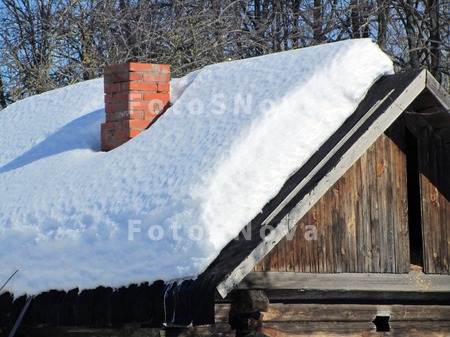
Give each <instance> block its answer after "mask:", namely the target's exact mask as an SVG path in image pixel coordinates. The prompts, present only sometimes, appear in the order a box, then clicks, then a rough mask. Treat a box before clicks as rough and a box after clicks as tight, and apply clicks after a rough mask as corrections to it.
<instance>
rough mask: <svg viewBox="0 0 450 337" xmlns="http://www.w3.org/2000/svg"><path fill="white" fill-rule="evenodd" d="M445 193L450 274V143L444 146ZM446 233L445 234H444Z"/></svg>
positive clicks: (449, 271) (443, 171)
mask: <svg viewBox="0 0 450 337" xmlns="http://www.w3.org/2000/svg"><path fill="white" fill-rule="evenodd" d="M442 161H443V163H444V164H443V169H442V171H441V174H442V176H443V187H442V188H443V193H442V195H441V201H440V202H441V204H442V205H444V206H443V207H442V208H441V216H442V219H444V222H443V225H444V226H443V227H445V232H446V237H447V240H446V241H447V259H446V260H447V274H450V267H449V265H450V174H449V172H450V144H444V147H443V158H442ZM443 235H444V234H443Z"/></svg>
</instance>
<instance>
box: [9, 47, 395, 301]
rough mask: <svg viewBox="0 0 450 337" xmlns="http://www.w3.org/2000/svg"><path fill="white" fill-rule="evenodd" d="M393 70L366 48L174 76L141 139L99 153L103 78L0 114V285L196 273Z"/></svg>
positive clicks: (108, 282)
mask: <svg viewBox="0 0 450 337" xmlns="http://www.w3.org/2000/svg"><path fill="white" fill-rule="evenodd" d="M388 73H392V64H391V61H390V60H389V58H388V57H387V56H386V55H384V54H383V53H382V52H381V51H380V50H379V49H378V47H377V46H376V45H374V44H372V43H371V42H370V41H369V40H352V41H345V42H340V43H334V44H328V45H324V46H318V47H311V48H305V49H299V50H295V51H289V52H284V53H278V54H272V55H268V56H263V57H258V58H253V59H248V60H241V61H234V62H226V63H221V64H216V65H212V66H208V67H205V68H204V69H202V70H200V71H197V72H195V73H192V74H190V75H188V76H186V77H185V78H182V79H179V80H174V81H172V100H173V101H174V102H175V103H174V105H173V107H172V108H171V109H169V110H168V111H167V112H166V113H165V114H164V116H163V117H161V118H160V119H158V121H157V123H155V124H154V125H153V126H152V127H151V128H150V129H149V130H147V131H145V132H143V133H142V134H140V135H139V136H138V137H136V138H134V139H133V140H131V141H129V142H128V143H126V144H125V145H123V146H121V147H119V148H117V149H115V150H113V151H111V152H108V153H102V152H99V148H100V134H99V133H100V124H101V123H102V122H103V120H104V111H103V82H102V80H101V79H99V80H93V81H87V82H84V83H80V84H76V85H73V86H70V87H66V88H62V89H59V90H55V91H51V92H48V93H45V94H42V95H38V96H34V97H31V98H28V99H25V100H23V101H20V102H17V103H15V104H13V105H11V106H9V107H8V108H7V109H6V110H5V111H2V113H1V114H0V125H1V130H2V132H1V134H0V148H1V159H0V197H1V202H0V238H1V244H0V266H1V268H0V283H3V281H5V280H6V279H7V278H8V277H9V276H10V275H11V274H12V273H13V272H14V271H15V270H16V269H18V270H19V272H18V273H17V275H16V276H15V277H14V278H13V279H12V280H11V281H10V282H9V283H8V285H7V286H6V287H5V289H4V290H3V291H10V292H12V293H14V294H15V295H20V294H23V293H28V294H37V293H40V292H42V291H45V290H48V289H65V290H68V289H72V288H76V287H78V288H80V289H86V288H95V287H97V286H99V285H104V286H112V287H119V286H123V285H128V284H131V283H140V282H145V281H149V282H152V281H155V280H158V279H162V280H165V281H172V280H176V279H180V278H190V277H195V276H196V275H198V274H199V273H201V272H202V271H203V270H204V269H205V268H206V267H207V266H208V264H209V263H210V262H212V260H213V259H214V258H215V257H216V256H217V255H218V253H219V251H220V249H221V248H223V247H224V245H225V244H226V243H227V242H228V241H229V240H231V239H232V238H233V237H234V236H235V235H237V233H239V231H240V230H241V229H242V228H243V227H244V226H245V225H246V224H247V223H248V222H249V221H250V220H251V219H252V218H253V217H254V216H255V215H256V214H257V213H258V212H259V211H260V210H261V209H262V207H263V206H264V205H265V204H266V203H267V202H268V201H269V200H270V199H271V198H272V197H273V196H275V195H276V193H277V192H278V191H279V190H280V188H281V186H282V185H283V183H284V182H285V180H286V179H287V178H288V177H289V176H290V175H291V174H292V173H293V172H294V171H296V170H297V169H298V168H299V167H301V166H302V164H303V163H305V161H306V160H307V159H308V158H309V157H310V156H311V155H312V154H313V153H314V152H315V151H316V150H317V149H318V147H319V146H320V145H321V144H323V143H324V142H325V140H326V139H327V138H328V137H329V136H330V135H331V134H332V133H333V132H334V131H335V130H336V129H337V128H338V127H339V126H340V125H341V124H342V123H343V122H344V121H345V119H346V118H347V117H348V116H349V115H350V114H351V113H352V112H353V111H354V110H355V108H356V106H357V104H358V103H359V102H360V101H361V100H362V98H363V97H364V95H365V93H366V92H367V90H368V89H369V88H370V86H371V85H372V84H373V83H374V81H376V80H377V79H378V78H379V77H381V76H382V75H385V74H388Z"/></svg>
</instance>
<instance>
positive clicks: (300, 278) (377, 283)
mask: <svg viewBox="0 0 450 337" xmlns="http://www.w3.org/2000/svg"><path fill="white" fill-rule="evenodd" d="M236 289H288V290H298V291H307V290H320V291H329V290H337V291H346V292H351V291H378V292H381V291H386V292H421V293H427V292H429V293H442V294H448V295H449V296H450V276H448V275H427V274H423V273H420V272H410V273H409V274H368V273H351V274H350V273H345V274H312V273H281V272H267V273H264V272H253V273H250V274H248V275H247V276H246V277H245V278H244V279H243V280H242V281H241V282H240V283H239V285H238V286H237V287H236Z"/></svg>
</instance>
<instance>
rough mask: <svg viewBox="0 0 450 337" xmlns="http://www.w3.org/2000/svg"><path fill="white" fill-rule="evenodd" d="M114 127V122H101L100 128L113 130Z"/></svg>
mask: <svg viewBox="0 0 450 337" xmlns="http://www.w3.org/2000/svg"><path fill="white" fill-rule="evenodd" d="M115 129H116V123H103V124H102V130H115Z"/></svg>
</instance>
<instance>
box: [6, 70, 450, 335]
mask: <svg viewBox="0 0 450 337" xmlns="http://www.w3.org/2000/svg"><path fill="white" fill-rule="evenodd" d="M298 136H299V137H301V136H302V135H298ZM449 261H450V97H449V96H448V94H447V93H446V92H445V91H444V90H443V89H442V88H441V87H440V86H439V84H438V83H437V81H436V80H435V79H434V78H433V77H432V76H431V75H430V73H429V72H427V71H426V70H420V71H415V72H409V73H399V74H396V75H388V76H384V77H382V78H381V79H380V80H378V81H377V82H376V83H375V84H374V85H373V86H372V87H371V89H370V90H369V92H368V93H367V95H366V96H365V98H364V99H363V101H362V102H361V103H360V104H359V106H358V108H357V109H356V110H355V111H354V112H353V114H352V115H351V116H350V117H349V118H348V119H347V120H346V121H345V123H344V124H343V125H342V126H341V127H340V128H339V129H338V130H337V131H336V132H335V133H334V134H333V135H332V136H331V137H329V139H328V140H327V141H326V142H325V143H324V144H323V145H322V146H321V147H320V148H319V149H318V150H317V151H316V152H315V153H314V155H313V156H312V157H310V158H309V160H308V161H307V162H306V163H305V164H304V165H303V166H302V167H300V168H299V169H298V170H297V171H296V172H295V173H294V174H293V175H292V176H291V177H290V178H289V179H288V180H287V181H285V183H284V185H283V187H282V188H281V190H280V191H279V193H278V194H277V195H276V196H275V197H273V198H272V200H271V201H270V202H269V203H267V204H266V206H265V207H264V208H263V210H262V212H260V213H259V214H257V215H256V216H255V217H254V218H253V220H252V221H251V222H250V223H249V224H248V225H247V226H246V227H245V228H243V229H242V231H241V233H240V234H239V236H238V237H236V238H235V239H234V240H232V241H230V242H229V243H228V245H227V246H225V248H223V249H222V251H221V252H220V254H219V255H218V256H217V258H216V259H215V260H214V261H213V262H212V263H211V264H210V265H209V267H208V268H207V269H206V270H205V271H204V272H203V273H202V274H201V275H199V276H198V278H197V279H196V280H190V281H185V282H183V283H181V284H174V285H165V284H164V283H163V282H155V283H153V284H150V285H149V284H143V285H133V286H130V287H127V288H125V287H124V288H121V289H111V288H106V287H99V288H97V289H95V290H89V291H83V292H80V293H79V292H78V291H76V290H74V291H72V292H64V291H56V290H55V291H50V292H47V293H44V294H41V295H38V296H36V297H35V298H34V299H33V300H31V301H30V300H27V299H26V298H25V297H24V296H23V297H20V298H18V299H13V298H11V297H10V296H9V295H8V294H3V295H1V296H0V323H1V326H2V327H3V328H4V331H3V334H0V335H1V336H8V334H7V333H9V332H11V331H14V332H16V331H17V336H19V335H21V336H44V335H45V336H47V335H55V336H234V335H236V336H263V335H268V336H271V337H275V336H310V335H316V336H327V335H329V336H336V335H345V336H349V335H351V336H388V335H392V336H394V335H395V336H401V335H404V336H420V335H427V336H445V335H447V334H450V271H449ZM30 302H31V303H30ZM24 314H25V315H24ZM169 317H170V319H168V318H169ZM163 323H165V325H164V328H162V326H163ZM19 325H20V326H19Z"/></svg>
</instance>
